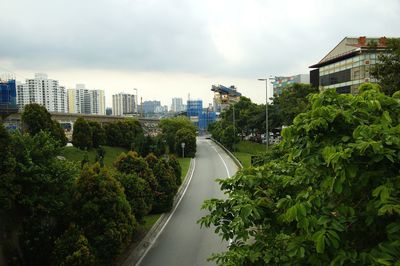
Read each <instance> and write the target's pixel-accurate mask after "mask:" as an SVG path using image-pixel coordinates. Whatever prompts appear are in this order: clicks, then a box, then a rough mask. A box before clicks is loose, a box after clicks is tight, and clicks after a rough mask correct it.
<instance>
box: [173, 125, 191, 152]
mask: <svg viewBox="0 0 400 266" xmlns="http://www.w3.org/2000/svg"><path fill="white" fill-rule="evenodd" d="M182 143H185V148H184V149H185V157H194V156H195V154H196V135H195V134H194V133H193V131H192V130H190V129H188V128H182V129H179V130H178V131H177V132H176V136H175V151H176V153H177V154H178V156H181V154H182Z"/></svg>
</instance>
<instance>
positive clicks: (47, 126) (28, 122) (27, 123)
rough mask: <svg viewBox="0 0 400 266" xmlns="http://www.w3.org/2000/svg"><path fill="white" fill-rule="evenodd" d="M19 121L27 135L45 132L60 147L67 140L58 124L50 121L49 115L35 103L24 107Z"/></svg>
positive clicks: (42, 107)
mask: <svg viewBox="0 0 400 266" xmlns="http://www.w3.org/2000/svg"><path fill="white" fill-rule="evenodd" d="M21 121H22V123H23V124H24V127H25V128H26V130H27V132H28V133H29V134H31V135H36V134H38V133H39V132H40V131H46V132H49V133H50V134H51V136H52V137H53V138H54V139H55V140H57V141H58V142H59V144H60V145H61V146H65V145H66V144H67V141H68V140H67V138H66V136H65V132H64V130H63V129H62V128H61V126H60V124H59V123H58V122H56V121H52V120H51V115H50V113H49V112H48V111H47V109H46V108H45V107H44V106H42V105H39V104H36V103H31V104H28V105H25V107H24V111H23V112H22V114H21Z"/></svg>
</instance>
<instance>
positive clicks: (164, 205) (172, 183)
mask: <svg viewBox="0 0 400 266" xmlns="http://www.w3.org/2000/svg"><path fill="white" fill-rule="evenodd" d="M153 172H154V176H155V177H156V179H157V182H158V184H159V189H158V192H159V193H157V195H156V198H155V201H154V204H153V212H155V213H160V212H167V211H170V210H171V209H172V206H173V203H174V196H175V194H176V192H177V191H178V186H177V184H176V178H175V175H174V169H173V168H172V167H171V166H169V164H168V162H167V161H166V160H165V159H164V158H161V159H159V160H158V162H157V164H155V166H154V169H153Z"/></svg>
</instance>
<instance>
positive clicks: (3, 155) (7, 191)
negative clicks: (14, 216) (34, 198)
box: [0, 124, 17, 211]
mask: <svg viewBox="0 0 400 266" xmlns="http://www.w3.org/2000/svg"><path fill="white" fill-rule="evenodd" d="M0 150H1V152H0V211H2V210H9V209H11V207H12V203H13V201H14V199H15V196H16V194H17V188H15V187H14V186H13V185H12V184H13V182H14V178H15V174H14V169H15V166H16V162H15V158H14V155H13V152H12V146H11V137H10V135H9V134H8V132H7V130H6V129H5V128H4V127H3V124H0Z"/></svg>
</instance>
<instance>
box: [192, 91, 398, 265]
mask: <svg viewBox="0 0 400 266" xmlns="http://www.w3.org/2000/svg"><path fill="white" fill-rule="evenodd" d="M359 90H360V94H359V95H344V94H337V93H336V92H335V91H334V90H328V91H325V92H323V93H321V94H315V95H313V96H312V97H311V98H310V101H311V109H310V110H309V111H307V112H305V113H302V114H300V115H298V116H297V117H296V118H295V119H294V121H293V125H291V126H289V127H288V128H286V129H284V130H283V133H282V135H283V138H284V140H283V141H282V143H281V144H280V145H279V147H278V148H277V149H276V150H274V151H273V152H271V153H270V154H269V156H270V158H266V164H264V165H263V166H261V167H255V168H247V169H244V170H241V171H239V172H238V173H237V174H236V175H235V176H234V177H233V178H230V179H224V180H219V182H220V184H221V188H222V189H223V190H225V191H226V193H227V195H228V199H226V200H223V199H212V200H208V201H206V202H205V204H204V205H203V208H205V209H208V210H209V211H210V213H209V214H208V215H206V216H205V217H203V218H202V219H201V220H200V221H199V222H200V223H201V224H202V225H203V226H207V227H210V226H212V225H213V226H215V230H216V232H217V233H219V234H220V235H221V237H222V238H223V239H225V240H231V244H230V245H229V248H228V251H227V252H224V253H220V254H214V255H213V257H212V259H213V260H215V261H216V262H217V264H219V265H269V264H270V265H395V264H396V263H398V260H399V257H398V254H400V253H399V251H400V234H399V233H400V204H399V203H400V183H399V182H398V180H399V169H400V156H399V154H400V100H399V99H400V95H394V96H393V97H389V96H385V95H384V94H382V93H380V92H379V88H378V87H377V86H375V85H372V84H365V85H362V86H361V87H360V89H359Z"/></svg>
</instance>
